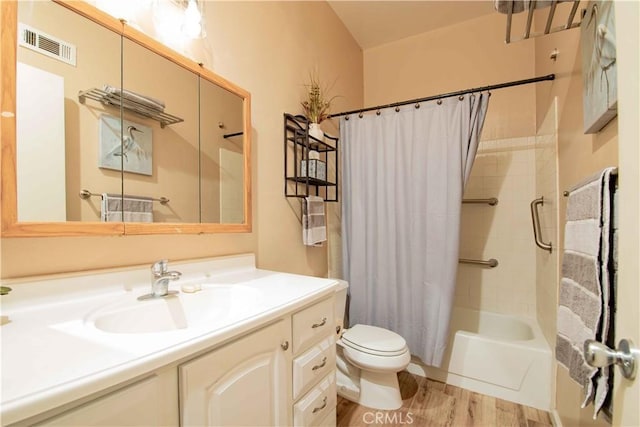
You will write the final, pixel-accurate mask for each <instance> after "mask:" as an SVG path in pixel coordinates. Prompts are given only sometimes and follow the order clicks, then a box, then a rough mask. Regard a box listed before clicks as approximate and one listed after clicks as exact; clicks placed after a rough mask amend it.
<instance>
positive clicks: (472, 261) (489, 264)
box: [458, 258, 498, 268]
mask: <svg viewBox="0 0 640 427" xmlns="http://www.w3.org/2000/svg"><path fill="white" fill-rule="evenodd" d="M458 262H459V263H461V264H475V265H482V266H486V267H489V268H495V267H497V266H498V260H497V259H495V258H491V259H488V260H486V261H485V260H481V259H467V258H459V259H458Z"/></svg>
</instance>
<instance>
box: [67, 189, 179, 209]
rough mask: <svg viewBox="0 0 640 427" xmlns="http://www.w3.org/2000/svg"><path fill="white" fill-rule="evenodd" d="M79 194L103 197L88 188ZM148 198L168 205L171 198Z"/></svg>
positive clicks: (83, 197)
mask: <svg viewBox="0 0 640 427" xmlns="http://www.w3.org/2000/svg"><path fill="white" fill-rule="evenodd" d="M78 195H79V196H80V198H81V199H88V198H89V197H102V194H98V193H92V192H91V191H89V190H86V189H82V190H80V193H79V194H78ZM123 197H127V196H126V195H125V196H123ZM147 199H151V200H153V201H154V202H160V204H162V205H166V204H167V203H169V199H167V198H166V197H160V198H155V197H147Z"/></svg>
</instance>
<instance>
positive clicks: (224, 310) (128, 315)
mask: <svg viewBox="0 0 640 427" xmlns="http://www.w3.org/2000/svg"><path fill="white" fill-rule="evenodd" d="M259 296H260V291H259V290H257V289H255V288H252V287H249V286H242V285H202V290H201V291H198V292H195V293H180V294H177V295H171V296H168V297H164V298H154V299H149V300H145V301H138V300H137V299H133V300H127V301H125V302H117V303H114V304H111V305H109V306H107V307H104V308H101V309H99V310H97V311H95V312H93V313H91V314H90V315H89V316H88V318H87V322H88V323H90V324H93V325H94V326H95V327H96V328H97V329H100V330H102V331H104V332H110V333H117V334H147V333H156V332H168V331H176V330H180V329H186V328H189V327H195V326H201V325H205V324H206V325H209V326H212V327H215V324H216V323H220V322H223V321H224V322H228V321H230V320H239V319H241V318H243V317H244V316H246V315H247V314H248V313H250V312H251V310H252V308H254V307H255V306H256V305H257V303H258V298H259Z"/></svg>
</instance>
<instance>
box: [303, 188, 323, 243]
mask: <svg viewBox="0 0 640 427" xmlns="http://www.w3.org/2000/svg"><path fill="white" fill-rule="evenodd" d="M326 240H327V226H326V221H325V216H324V199H323V198H322V197H317V196H307V197H305V198H304V199H303V201H302V243H304V244H305V245H306V246H322V242H324V241H326Z"/></svg>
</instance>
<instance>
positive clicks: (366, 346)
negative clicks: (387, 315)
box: [342, 325, 407, 356]
mask: <svg viewBox="0 0 640 427" xmlns="http://www.w3.org/2000/svg"><path fill="white" fill-rule="evenodd" d="M342 341H343V343H344V344H345V345H348V346H349V347H351V348H354V349H356V350H360V351H364V352H366V353H371V354H377V355H380V356H397V355H399V354H402V353H404V352H406V351H407V342H406V341H405V340H404V338H402V337H401V336H400V335H398V334H396V333H395V332H392V331H390V330H388V329H384V328H378V327H377V326H369V325H355V326H353V327H351V328H349V329H347V330H346V331H345V332H344V333H343V334H342Z"/></svg>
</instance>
